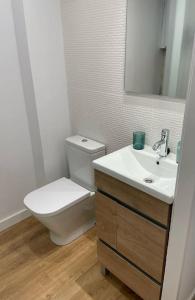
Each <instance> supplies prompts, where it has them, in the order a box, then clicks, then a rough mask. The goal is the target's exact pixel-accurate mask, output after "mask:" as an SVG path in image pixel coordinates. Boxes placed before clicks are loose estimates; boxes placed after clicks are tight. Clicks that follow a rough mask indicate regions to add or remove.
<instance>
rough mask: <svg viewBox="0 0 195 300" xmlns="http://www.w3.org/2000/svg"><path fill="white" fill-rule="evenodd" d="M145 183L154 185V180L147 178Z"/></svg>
mask: <svg viewBox="0 0 195 300" xmlns="http://www.w3.org/2000/svg"><path fill="white" fill-rule="evenodd" d="M144 182H145V183H153V182H154V180H153V179H152V178H145V179H144Z"/></svg>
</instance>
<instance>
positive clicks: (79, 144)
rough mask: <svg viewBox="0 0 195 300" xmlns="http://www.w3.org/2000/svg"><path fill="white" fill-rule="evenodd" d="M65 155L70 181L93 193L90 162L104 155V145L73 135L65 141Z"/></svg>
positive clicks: (93, 185)
mask: <svg viewBox="0 0 195 300" xmlns="http://www.w3.org/2000/svg"><path fill="white" fill-rule="evenodd" d="M66 153H67V158H68V166H69V172H70V178H71V180H72V181H74V182H76V183H78V184H79V185H81V186H83V187H85V188H86V189H88V190H90V191H92V192H93V191H95V184H94V170H93V167H92V161H93V160H95V159H97V158H99V157H101V156H104V155H105V145H104V144H101V143H99V142H96V141H93V140H91V139H88V138H85V137H83V136H80V135H75V136H71V137H69V138H67V139H66Z"/></svg>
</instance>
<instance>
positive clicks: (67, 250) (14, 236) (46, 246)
mask: <svg viewBox="0 0 195 300" xmlns="http://www.w3.org/2000/svg"><path fill="white" fill-rule="evenodd" d="M8 299H13V300H31V299H36V300H39V299H40V300H41V299H55V300H61V299H62V300H138V299H140V298H139V297H137V296H135V295H134V294H133V293H132V292H131V291H130V290H129V289H128V288H127V287H125V286H124V285H123V284H122V283H121V282H120V281H118V280H117V279H116V278H115V277H114V276H112V275H111V274H110V275H107V276H106V277H103V276H102V275H101V273H100V266H99V264H98V262H97V257H96V233H95V229H92V230H90V231H89V232H88V233H87V234H85V235H83V236H82V237H81V238H80V239H78V240H77V241H75V242H73V243H72V244H70V245H68V246H63V247H58V246H55V245H54V244H53V243H52V242H51V241H50V240H49V236H48V232H47V230H46V229H45V228H44V227H43V226H42V225H41V224H40V223H39V222H37V221H36V220H35V219H34V218H29V219H26V220H25V221H23V222H21V223H19V224H17V225H15V226H13V227H12V228H11V229H9V230H6V231H4V232H2V233H0V300H8Z"/></svg>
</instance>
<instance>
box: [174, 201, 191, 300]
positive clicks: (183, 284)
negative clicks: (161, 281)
mask: <svg viewBox="0 0 195 300" xmlns="http://www.w3.org/2000/svg"><path fill="white" fill-rule="evenodd" d="M193 199H194V200H193V204H192V208H191V216H190V225H189V230H188V237H187V242H186V247H185V256H184V263H183V269H182V274H181V281H180V288H179V296H178V300H183V299H184V300H191V299H190V296H191V295H193V296H194V297H195V267H194V262H195V237H194V228H195V195H194V197H193Z"/></svg>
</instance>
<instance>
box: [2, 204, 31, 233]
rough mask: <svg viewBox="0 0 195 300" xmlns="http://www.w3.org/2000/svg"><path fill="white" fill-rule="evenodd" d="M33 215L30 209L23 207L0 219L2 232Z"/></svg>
mask: <svg viewBox="0 0 195 300" xmlns="http://www.w3.org/2000/svg"><path fill="white" fill-rule="evenodd" d="M30 216H31V213H30V211H28V210H27V209H22V210H20V211H18V212H17V213H15V214H13V215H11V216H9V217H7V218H5V219H3V220H0V232H1V231H3V230H5V229H7V228H9V227H10V226H12V225H15V224H16V223H18V222H20V221H22V220H24V219H26V218H28V217H30Z"/></svg>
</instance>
